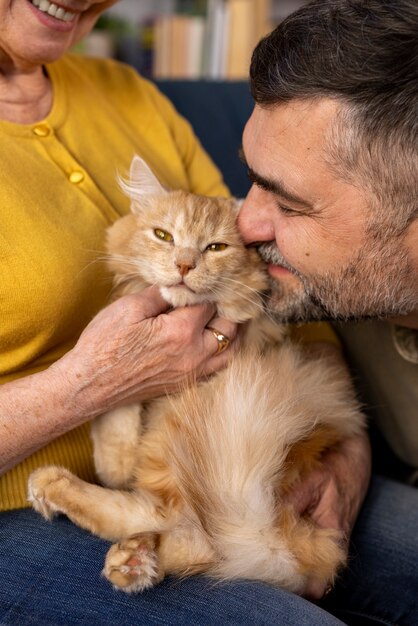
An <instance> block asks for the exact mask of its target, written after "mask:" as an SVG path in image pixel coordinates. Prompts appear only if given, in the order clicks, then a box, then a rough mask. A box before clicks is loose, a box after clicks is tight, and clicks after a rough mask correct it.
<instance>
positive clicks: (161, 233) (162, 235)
mask: <svg viewBox="0 0 418 626" xmlns="http://www.w3.org/2000/svg"><path fill="white" fill-rule="evenodd" d="M154 235H155V236H156V237H158V239H162V240H163V241H174V239H173V235H170V233H168V232H167V231H166V230H162V228H154Z"/></svg>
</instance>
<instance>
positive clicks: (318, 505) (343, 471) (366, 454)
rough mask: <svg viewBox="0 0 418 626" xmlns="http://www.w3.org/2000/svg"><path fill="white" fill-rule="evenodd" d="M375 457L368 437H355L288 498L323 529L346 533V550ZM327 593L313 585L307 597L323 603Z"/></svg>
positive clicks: (346, 441)
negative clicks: (372, 454)
mask: <svg viewBox="0 0 418 626" xmlns="http://www.w3.org/2000/svg"><path fill="white" fill-rule="evenodd" d="M370 471H371V455H370V446H369V440H368V437H367V435H363V436H358V437H353V438H350V439H347V440H345V441H344V442H343V443H341V444H340V445H338V446H336V447H335V448H333V449H332V450H330V451H329V452H328V453H327V454H326V455H325V456H324V459H323V465H322V466H321V468H320V469H317V470H315V471H313V472H312V473H311V474H309V476H306V477H304V478H303V480H301V481H300V483H298V484H297V485H296V486H295V488H294V489H292V491H291V492H290V493H289V495H288V496H287V498H286V501H287V503H289V504H292V505H293V506H294V507H295V510H296V511H297V512H299V513H300V514H301V515H309V516H310V517H311V518H312V520H313V521H314V522H315V523H316V524H317V525H318V526H320V527H321V528H333V529H336V530H341V531H342V532H343V533H344V537H345V542H346V549H347V550H348V541H349V538H350V535H351V531H352V529H353V526H354V523H355V521H356V519H357V515H358V513H359V511H360V507H361V505H362V503H363V500H364V497H365V495H366V492H367V488H368V485H369V480H370ZM325 591H326V587H325V586H324V585H322V584H318V583H312V584H311V586H310V587H309V589H308V590H307V592H306V594H305V595H306V596H307V597H309V598H311V599H313V600H319V599H320V598H322V596H323V595H324V593H325Z"/></svg>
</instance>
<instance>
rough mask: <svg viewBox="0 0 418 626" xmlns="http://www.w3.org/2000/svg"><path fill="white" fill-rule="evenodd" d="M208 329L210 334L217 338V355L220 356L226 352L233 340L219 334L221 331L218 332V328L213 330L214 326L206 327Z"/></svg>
mask: <svg viewBox="0 0 418 626" xmlns="http://www.w3.org/2000/svg"><path fill="white" fill-rule="evenodd" d="M206 328H207V329H208V330H210V332H211V333H212V335H213V336H214V337H215V339H216V341H217V342H218V349H217V351H216V354H220V353H221V352H223V351H224V350H226V349H227V347H228V346H229V344H230V343H231V340H230V339H229V337H227V336H226V335H224V334H223V333H221V332H219V330H216V328H213V327H212V326H206Z"/></svg>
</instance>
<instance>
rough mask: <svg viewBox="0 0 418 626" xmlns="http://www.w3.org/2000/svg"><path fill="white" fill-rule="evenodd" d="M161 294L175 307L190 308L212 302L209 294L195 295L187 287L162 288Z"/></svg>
mask: <svg viewBox="0 0 418 626" xmlns="http://www.w3.org/2000/svg"><path fill="white" fill-rule="evenodd" d="M160 293H161V295H162V297H163V298H164V300H165V301H166V302H168V303H169V304H171V306H173V307H179V306H190V305H191V304H201V303H202V302H210V301H211V300H210V298H209V297H208V296H207V294H199V293H194V292H193V291H190V289H187V287H179V286H176V287H160Z"/></svg>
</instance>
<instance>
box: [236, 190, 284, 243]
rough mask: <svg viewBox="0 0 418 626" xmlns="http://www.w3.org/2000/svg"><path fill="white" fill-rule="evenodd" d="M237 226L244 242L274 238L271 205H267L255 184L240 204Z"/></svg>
mask: <svg viewBox="0 0 418 626" xmlns="http://www.w3.org/2000/svg"><path fill="white" fill-rule="evenodd" d="M238 228H239V231H240V233H241V237H242V238H243V240H244V242H245V243H246V244H252V243H258V242H263V241H273V240H274V239H275V230H274V222H273V219H272V215H271V207H269V206H268V204H267V202H266V197H265V194H264V193H263V191H262V190H261V189H259V188H257V186H256V185H253V186H252V187H251V189H250V191H249V192H248V195H247V197H246V198H245V200H244V202H243V203H242V205H241V209H240V212H239V215H238Z"/></svg>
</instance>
